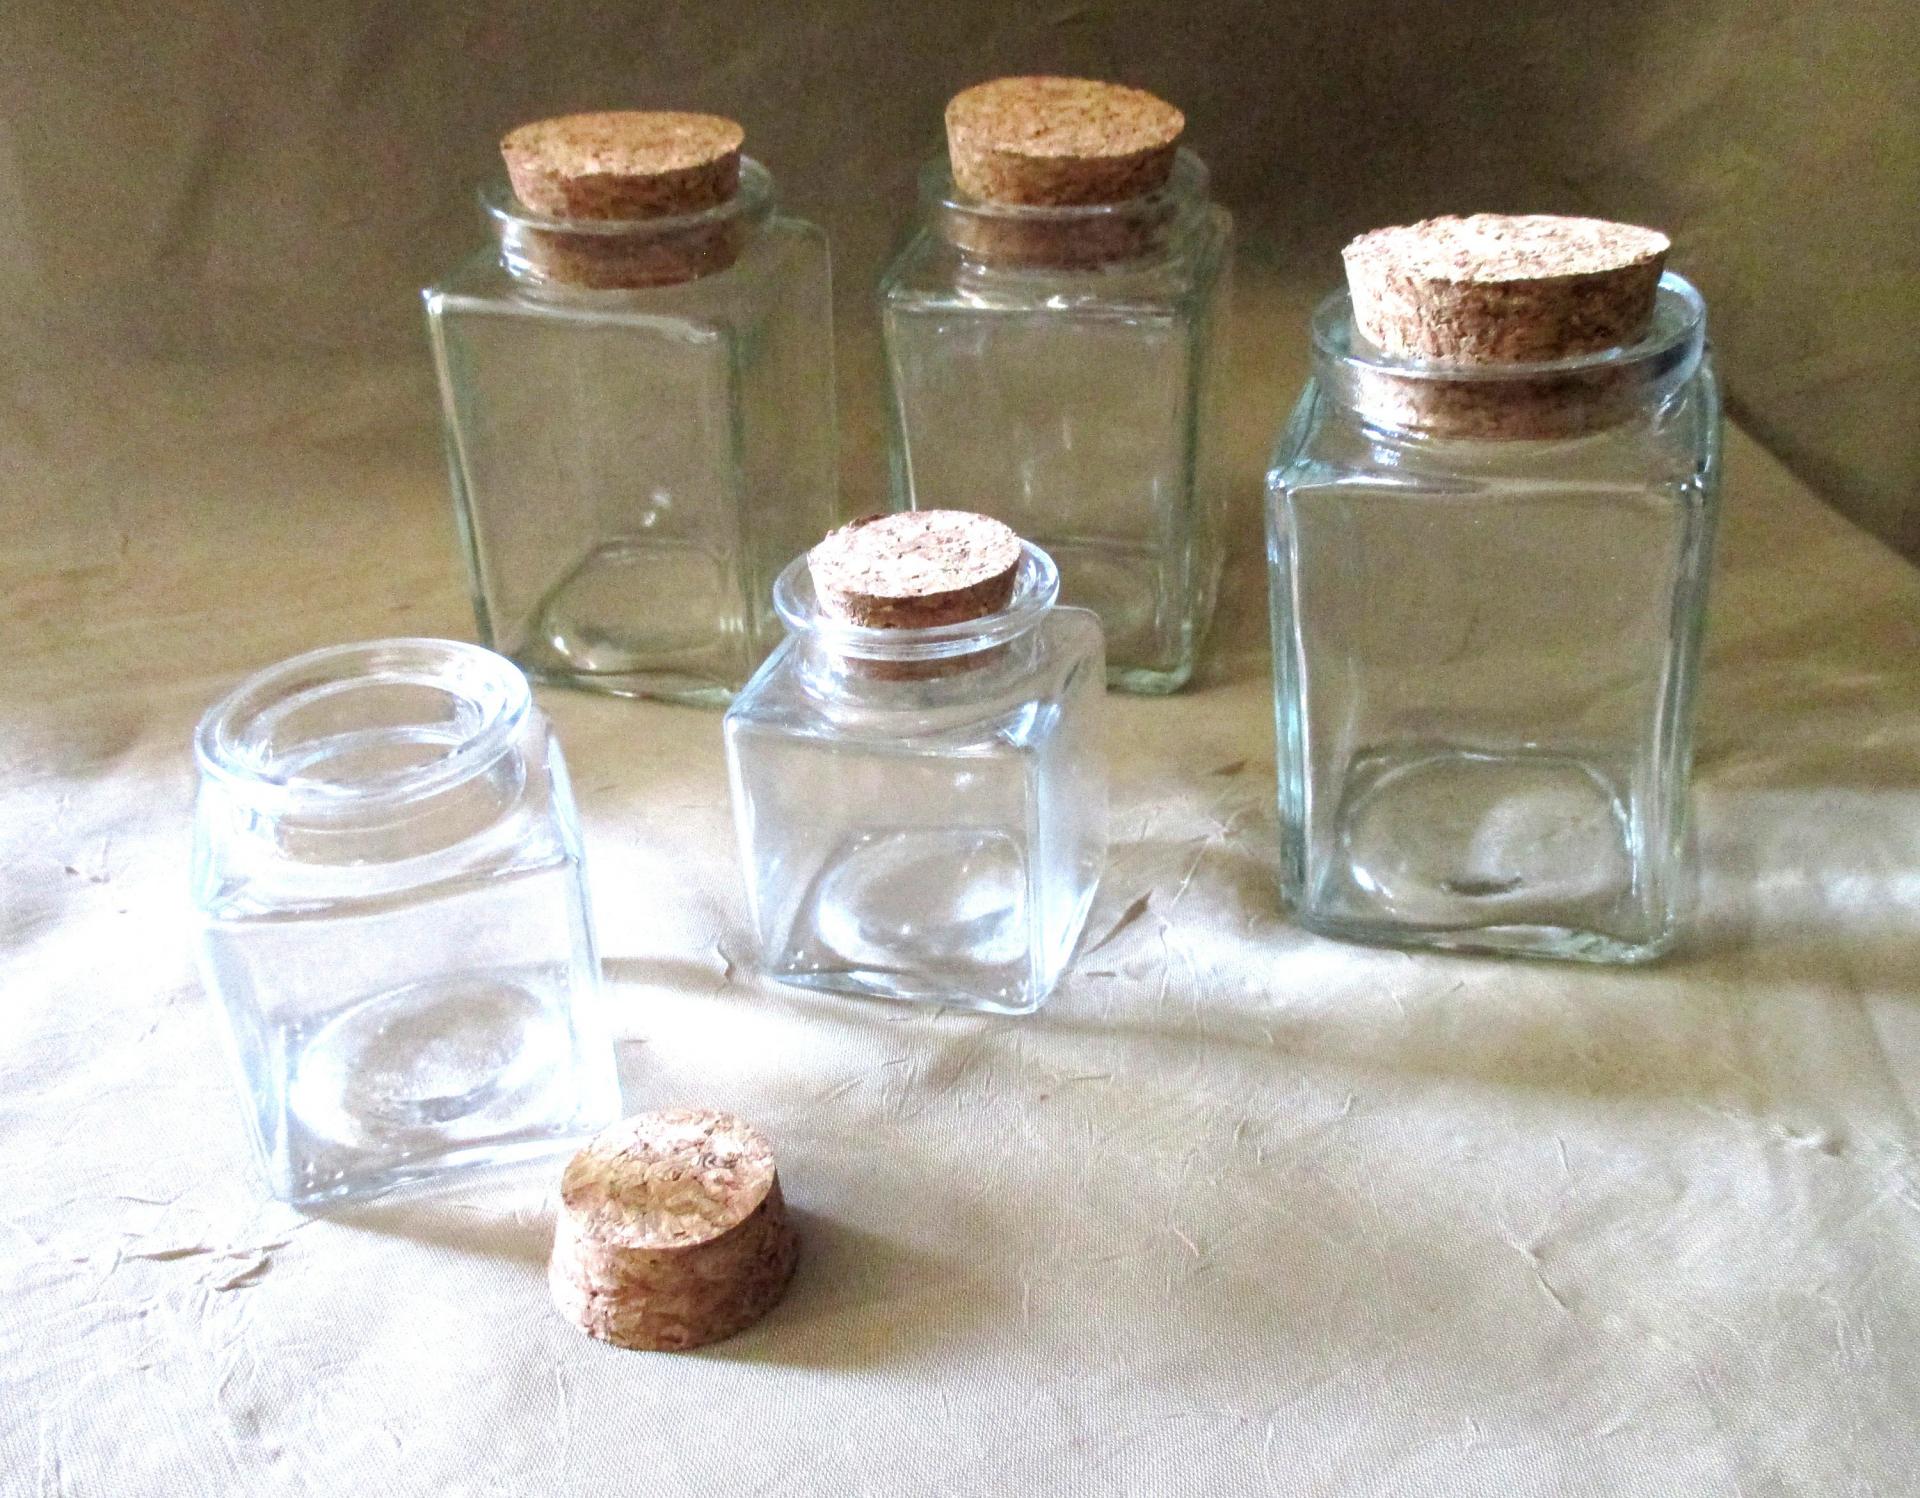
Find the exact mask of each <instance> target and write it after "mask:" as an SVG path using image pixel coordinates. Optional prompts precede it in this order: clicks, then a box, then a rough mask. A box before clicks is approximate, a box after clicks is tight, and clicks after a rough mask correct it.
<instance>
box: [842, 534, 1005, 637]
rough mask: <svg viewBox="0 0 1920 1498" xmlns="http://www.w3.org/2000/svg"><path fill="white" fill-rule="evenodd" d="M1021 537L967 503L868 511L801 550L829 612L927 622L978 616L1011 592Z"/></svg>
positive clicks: (903, 625) (873, 624) (886, 625)
mask: <svg viewBox="0 0 1920 1498" xmlns="http://www.w3.org/2000/svg"><path fill="white" fill-rule="evenodd" d="M1021 554H1022V548H1021V544H1020V538H1019V537H1018V536H1017V535H1015V534H1014V533H1013V531H1012V530H1010V529H1009V528H1008V527H1007V526H1005V525H1003V524H1001V523H1000V522H999V521H998V520H993V519H990V518H989V517H987V516H985V515H975V514H973V513H972V512H970V511H967V510H906V511H902V512H901V513H899V514H895V515H868V516H865V517H863V518H862V519H859V520H855V521H853V522H852V523H851V524H849V525H843V526H842V527H841V528H840V529H839V530H837V531H834V532H832V533H831V534H830V535H828V536H827V538H826V539H825V540H824V541H822V542H821V543H820V544H819V545H818V546H816V547H814V548H813V550H812V551H811V552H809V553H808V554H807V570H808V572H809V573H811V574H812V577H813V589H814V595H815V597H816V598H817V599H818V600H819V605H820V610H821V612H822V613H824V614H826V615H827V616H828V617H829V618H834V619H843V620H845V621H846V622H848V623H849V624H859V625H864V626H866V627H867V628H869V629H927V628H931V627H932V626H934V625H938V624H960V623H963V622H965V621H966V620H969V619H981V618H985V617H986V616H987V615H988V614H992V613H997V612H998V611H999V610H1001V609H1004V608H1005V607H1006V606H1007V604H1008V603H1009V602H1010V601H1011V600H1012V598H1013V586H1014V579H1015V577H1016V576H1017V575H1018V573H1019V571H1020V557H1021Z"/></svg>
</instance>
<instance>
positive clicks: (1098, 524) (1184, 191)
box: [880, 153, 1231, 692]
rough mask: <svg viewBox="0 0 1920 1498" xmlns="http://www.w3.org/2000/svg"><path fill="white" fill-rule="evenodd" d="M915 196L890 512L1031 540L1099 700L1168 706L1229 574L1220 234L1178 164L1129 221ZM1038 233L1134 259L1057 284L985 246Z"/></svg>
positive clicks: (893, 380) (897, 373)
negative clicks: (1099, 656) (1155, 697)
mask: <svg viewBox="0 0 1920 1498" xmlns="http://www.w3.org/2000/svg"><path fill="white" fill-rule="evenodd" d="M924 198H925V222H924V223H923V225H922V227H921V228H920V230H919V232H918V233H917V234H916V235H915V236H914V238H913V240H912V241H911V242H910V243H909V244H908V245H907V247H906V248H905V250H903V251H902V252H901V254H900V256H899V258H898V259H897V260H896V261H895V262H894V264H893V266H892V267H891V269H890V270H889V271H888V272H887V274H886V277H885V279H884V281H883V283H882V286H881V290H880V303H881V316H882V321H883V325H884V330H885V338H886V350H887V368H888V375H889V380H890V390H891V398H890V405H891V412H892V418H893V425H892V431H891V447H892V471H893V500H894V503H895V505H896V506H897V507H899V508H912V507H918V508H921V509H959V510H976V511H980V512H982V513H985V514H989V515H993V516H996V517H997V518H999V519H1001V520H1004V521H1005V522H1006V523H1007V524H1008V525H1010V526H1012V527H1013V529H1014V530H1016V531H1018V532H1019V533H1020V534H1021V535H1023V536H1027V537H1030V538H1031V539H1032V540H1034V541H1035V542H1036V543H1037V544H1038V545H1040V546H1042V547H1044V548H1045V549H1046V551H1047V553H1048V554H1049V555H1050V556H1052V557H1053V558H1054V560H1055V562H1056V563H1057V564H1058V566H1059V568H1060V578H1061V596H1062V598H1063V599H1064V600H1065V601H1066V602H1067V603H1068V604H1070V605H1077V606H1079V607H1083V608H1087V609H1090V610H1092V611H1093V613H1094V614H1096V615H1097V616H1098V617H1099V620H1100V623H1101V627H1102V629H1103V630H1104V631H1105V635H1106V642H1107V662H1108V671H1109V680H1110V681H1111V683H1112V684H1113V685H1114V686H1116V687H1119V688H1122V689H1125V690H1128V691H1139V692H1168V691H1173V690H1176V689H1177V688H1179V687H1180V686H1182V685H1183V684H1184V683H1185V682H1186V681H1187V680H1188V678H1189V677H1190V676H1191V675H1192V673H1193V668H1194V664H1195V658H1196V654H1197V651H1198V649H1199V646H1200V642H1201V639H1202V637H1203V635H1204V634H1205V631H1206V628H1207V624H1208V621H1209V620H1210V618H1211V616H1212V611H1213V602H1214V595H1215V589H1216V586H1217V583H1218V579H1219V572H1220V565H1221V548H1220V527H1221V515H1222V505H1223V495H1224V489H1223V484H1222V482H1221V476H1220V474H1219V473H1218V471H1217V469H1216V468H1215V467H1214V465H1213V444H1212V443H1210V442H1209V440H1208V435H1209V434H1208V427H1209V424H1210V423H1209V421H1208V406H1209V404H1210V401H1211V398H1212V393H1211V378H1212V366H1213V362H1214V361H1213V347H1214V343H1215V337H1214V334H1215V329H1216V327H1217V326H1218V325H1219V323H1220V321H1221V317H1222V314H1223V303H1224V300H1225V297H1226V292H1227V285H1228V280H1229V274H1228V265H1229V241H1230V233H1231V220H1230V219H1229V218H1228V216H1227V214H1226V213H1225V212H1224V211H1222V210H1221V209H1219V208H1218V207H1216V206H1214V205H1212V204H1211V203H1209V202H1208V201H1207V198H1206V172H1205V169H1204V168H1203V167H1202V166H1201V165H1200V163H1199V162H1198V161H1197V160H1196V159H1195V158H1193V157H1192V156H1191V155H1187V154H1185V153H1183V154H1182V156H1181V157H1180V160H1179V163H1178V165H1177V167H1176V170H1175V174H1174V178H1173V180H1172V182H1171V183H1170V184H1169V186H1168V187H1167V188H1166V189H1165V190H1164V191H1163V192H1162V193H1160V194H1156V195H1154V196H1152V197H1149V198H1143V199H1139V200H1136V201H1135V202H1134V203H1131V204H1114V205H1099V206H1095V207H1092V208H1080V209H1034V208H1014V209H1009V208H1004V207H1001V208H996V207H994V206H992V205H986V204H979V203H974V202H970V201H968V200H964V199H961V198H959V197H957V196H956V195H955V192H954V189H953V187H952V183H951V181H950V180H949V177H948V175H947V170H946V164H945V162H944V161H941V162H938V163H935V165H934V166H932V167H930V168H929V170H928V173H927V176H926V180H925V184H924ZM1044 235H1052V236H1054V238H1053V239H1052V240H1047V239H1040V240H1038V241H1037V242H1038V243H1039V244H1040V245H1042V246H1044V245H1046V244H1048V243H1055V244H1060V245H1063V246H1064V247H1065V248H1066V249H1068V250H1071V248H1072V247H1073V245H1074V244H1075V242H1076V239H1077V238H1078V237H1080V236H1084V235H1092V236H1096V240H1095V242H1096V243H1097V244H1103V245H1108V246H1111V245H1112V244H1113V243H1116V242H1122V243H1127V244H1129V245H1131V246H1132V253H1130V254H1127V255H1125V256H1122V257H1121V258H1114V259H1106V260H1103V261H1102V262H1101V263H1097V264H1093V265H1087V266H1073V265H1067V266H1059V265H1048V264H1046V263H1044V261H1045V259H1046V256H1045V255H1044V254H1041V255H1035V254H1033V253H1029V254H1027V255H1024V256H1022V257H1020V258H1019V259H1017V260H1016V261H1015V262H1014V263H1008V262H1007V261H1006V260H1004V259H1001V258H996V257H995V256H994V255H992V254H983V253H981V252H980V250H979V249H978V248H977V247H978V246H979V245H980V244H982V243H985V244H989V245H991V244H995V243H1004V242H1006V240H1007V239H1008V237H1009V236H1025V238H1024V240H1022V239H1018V238H1016V239H1015V243H1025V244H1027V245H1029V246H1032V245H1033V244H1034V243H1035V242H1036V240H1035V236H1044ZM1036 260H1038V261H1040V262H1042V263H1035V261H1036Z"/></svg>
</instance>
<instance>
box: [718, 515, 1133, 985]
mask: <svg viewBox="0 0 1920 1498" xmlns="http://www.w3.org/2000/svg"><path fill="white" fill-rule="evenodd" d="M1058 595H1059V577H1058V574H1057V573H1056V571H1055V569H1054V566H1053V563H1052V562H1051V561H1050V560H1049V559H1048V557H1047V555H1046V553H1045V552H1043V551H1041V550H1039V549H1038V548H1036V547H1034V546H1032V545H1026V546H1025V547H1024V548H1023V550H1022V555H1021V560H1020V562H1019V568H1018V571H1017V573H1016V575H1015V579H1014V589H1013V596H1012V599H1011V601H1010V602H1009V603H1008V604H1007V606H1006V607H1005V608H1003V609H1000V610H998V611H997V612H994V613H991V614H988V615H986V616H984V617H981V618H977V619H969V620H966V621H964V622H961V623H954V624H943V625H933V626H928V627H924V628H872V627H866V626H861V625H855V624H849V623H846V622H844V621H842V620H839V619H835V618H832V617H829V616H827V615H826V614H824V613H823V612H822V611H821V609H820V607H819V606H818V603H817V601H816V597H815V592H814V584H813V580H812V578H811V576H810V575H809V572H808V567H807V559H806V558H805V557H802V558H800V559H799V560H797V561H795V562H794V563H793V564H792V565H790V566H789V567H788V568H787V569H786V571H785V572H783V573H782V574H781V576H780V581H779V583H778V585H777V589H776V604H777V607H778V609H779V612H780V616H781V618H782V619H783V620H784V621H785V623H786V626H787V630H788V639H787V641H786V643H785V644H784V645H783V646H781V648H780V649H779V650H778V651H776V652H775V653H774V655H773V657H772V658H771V659H770V660H769V661H768V662H767V664H766V665H765V666H764V667H762V668H761V670H760V672H759V674H758V675H757V676H755V677H754V679H753V681H752V682H751V683H750V684H749V685H748V687H747V689H746V690H745V691H744V692H743V693H742V694H741V695H740V697H739V699H738V700H737V701H736V702H735V703H734V704H733V706H732V707H731V708H730V709H729V710H728V712H727V717H726V743H727V764H728V769H729V772H730V774H731V776H732V782H733V804H734V823H735V827H736V830H737V832H738V836H739V840H740V856H741V864H742V868H743V871H744V873H745V876H746V881H747V902H748V907H749V911H750V914H751V919H752V922H753V927H754V931H755V934H756V935H757V937H758V939H759V945H760V952H761V960H762V963H763V965H764V967H765V970H766V971H767V972H768V973H769V974H770V975H771V976H773V977H774V978H777V979H779V980H780V981H781V982H783V983H792V984H796V985H799V986H801V987H806V988H817V989H828V990H834V991H838V992H842V993H854V994H869V995H875V996H879V997H883V998H892V999H913V1000H922V1001H925V1002H929V1003H936V1004H950V1005H956V1006H962V1007H966V1008H971V1009H984V1010H992V1011H997V1012H1002V1013H1025V1012H1028V1011H1030V1010H1033V1009H1036V1008H1038V1007H1039V1006H1040V1004H1041V1003H1042V1002H1043V1001H1044V1000H1045V998H1046V997H1047V995H1048V994H1049V993H1050V992H1051V991H1052V989H1053V987H1054V985H1055V984H1056V983H1057V982H1058V981H1059V978H1060V975H1061V973H1062V972H1063V971H1064V970H1065V968H1066V965H1067V961H1068V959H1069V958H1070V957H1071V956H1072V954H1073V949H1074V945H1075V943H1076V942H1077V941H1078V940H1079V936H1080V932H1081V929H1082V927H1083V926H1084V925H1085V923H1086V918H1087V910H1088V907H1089V906H1090V905H1091V903H1092V900H1093V894H1094V889H1095V887H1096V886H1097V884H1098V883H1099V878H1100V871H1101V868H1102V865H1103V864H1104V862H1105V858H1106V845H1107V820H1106V818H1107V801H1106V775H1105V767H1104V761H1103V759H1102V756H1101V752H1100V746H1099V743H1098V741H1097V733H1098V724H1097V719H1098V714H1099V704H1100V699H1101V696H1102V695H1103V692H1104V681H1103V665H1104V660H1103V656H1102V652H1101V641H1100V627H1099V625H1098V623H1097V622H1096V621H1095V620H1094V618H1093V617H1092V616H1091V615H1090V614H1088V613H1086V612H1085V611H1083V610H1080V609H1068V608H1058V607H1056V606H1055V599H1056V598H1057V597H1058Z"/></svg>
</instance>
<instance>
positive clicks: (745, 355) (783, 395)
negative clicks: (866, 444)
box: [424, 160, 838, 705]
mask: <svg viewBox="0 0 1920 1498" xmlns="http://www.w3.org/2000/svg"><path fill="white" fill-rule="evenodd" d="M481 200H482V205H483V207H484V208H485V210H486V212H487V215H488V217H489V219H490V220H491V222H492V225H493V229H494V233H495V235H496V237H497V239H498V241H499V244H498V247H497V248H494V249H490V250H489V251H487V252H485V253H483V254H481V255H478V256H476V257H475V258H474V259H473V260H471V261H469V262H468V263H467V264H466V265H464V266H462V267H461V268H460V269H459V270H456V271H455V272H454V273H453V274H452V275H450V276H448V277H447V278H446V279H445V280H443V281H441V282H440V283H439V284H438V285H436V286H432V287H429V288H428V289H427V290H426V292H425V293H424V296H425V298H426V308H427V323H428V327H429V330H430V333H431V336H432V341H433V349H434V356H435V359H436V361H437V363H438V367H439V374H440V388H441V395H442V404H443V408H444V414H445V421H446V433H447V451H448V459H449V463H450V466H451V469H452V475H453V491H454V501H455V507H456V511H457V514H458V518H459V524H460V534H461V537H462V540H463V542H464V546H465V550H466V556H467V563H468V566H469V569H470V574H471V582H472V588H473V599H474V612H475V615H476V617H477V619H478V621H479V629H480V638H481V639H482V640H483V641H484V642H486V643H487V644H489V645H491V646H492V647H493V648H495V649H496V650H499V651H500V652H501V653H503V654H505V655H507V656H509V657H511V658H512V659H513V660H514V661H516V662H518V663H519V664H520V665H521V666H522V667H523V668H524V669H525V670H526V671H527V672H528V673H529V674H530V675H532V676H533V677H535V678H536V679H538V680H541V681H549V682H557V683H561V684H564V685H569V686H579V687H591V688H595V689H598V690H600V691H606V692H614V693H618V694H620V695H623V696H645V697H659V698H665V699H668V700H670V701H678V702H696V703H704V704H708V705H718V704H721V703H724V702H726V701H727V700H728V699H729V698H730V697H731V696H732V695H733V693H734V691H736V690H737V689H738V688H739V687H740V685H741V684H742V683H744V682H745V681H746V679H747V677H748V676H750V675H751V674H752V673H753V669H754V667H756V666H757V665H758V664H759V663H760V661H761V660H762V659H763V658H764V657H765V656H766V654H767V652H768V651H769V650H770V649H772V647H773V646H774V644H776V643H777V642H778V640H779V627H778V622H777V621H776V620H775V619H774V618H773V615H772V611H771V610H770V609H769V608H768V607H767V603H766V600H767V597H768V595H769V593H770V591H771V588H772V584H773V579H774V577H775V576H776V575H777V574H778V573H779V570H780V568H781V567H783V566H785V565H786V563H787V561H788V559H789V558H791V557H793V556H794V555H796V554H797V553H799V552H801V551H803V550H805V549H806V546H807V544H808V543H809V542H810V541H811V540H812V539H813V538H815V537H817V536H818V535H819V534H820V533H821V532H822V531H823V530H826V529H828V528H830V527H831V526H832V524H833V521H834V515H835V509H836V505H837V500H836V497H835V496H836V487H837V482H838V476H837V471H836V462H837V459H836V457H835V449H834V410H833V329H832V312H831V296H830V290H829V284H828V275H829V273H828V265H827V242H826V237H825V235H824V234H822V233H821V231H820V230H819V229H817V228H815V227H814V226H813V225H811V224H808V223H803V222H801V221H800V220H798V219H793V218H788V217H786V216H784V215H782V214H779V213H776V212H775V211H774V197H773V183H772V179H771V178H770V177H769V176H768V175H767V172H766V170H765V169H764V168H763V167H761V166H760V165H759V164H758V163H757V162H754V161H752V160H743V161H742V162H741V163H740V186H739V190H738V191H737V192H736V193H735V195H734V196H733V197H732V198H731V199H729V200H728V201H726V202H724V203H722V204H721V205H719V206H718V207H715V208H711V209H708V210H707V211H705V212H702V213H693V214H686V215H682V216H678V217H672V218H658V219H648V220H645V221H636V222H620V221H613V222H602V221H587V220H577V219H565V220H563V219H553V218H547V217H544V216H542V215H539V214H535V213H532V212H530V211H528V210H527V209H525V208H524V207H522V206H521V205H520V203H519V202H518V201H517V200H516V199H515V198H514V196H513V193H512V189H511V188H510V187H508V185H507V184H506V182H505V181H504V180H502V181H501V182H499V183H497V184H496V185H494V186H493V187H491V188H489V189H488V190H487V191H486V192H484V193H483V194H482V199H481ZM562 271H564V272H565V274H564V275H562V274H560V272H562ZM636 275H637V277H638V278H643V279H644V278H651V279H655V280H657V282H658V284H653V285H642V286H613V287H604V288H596V287H594V286H590V285H583V284H580V283H581V282H582V281H583V280H584V281H594V280H602V281H604V280H616V281H617V280H630V279H635V278H636Z"/></svg>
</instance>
